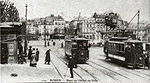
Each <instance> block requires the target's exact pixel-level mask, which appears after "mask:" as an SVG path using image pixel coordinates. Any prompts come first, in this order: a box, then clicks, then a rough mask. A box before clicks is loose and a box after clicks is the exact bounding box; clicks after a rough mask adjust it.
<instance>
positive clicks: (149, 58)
mask: <svg viewBox="0 0 150 83" xmlns="http://www.w3.org/2000/svg"><path fill="white" fill-rule="evenodd" d="M145 66H147V67H148V69H150V51H147V53H146V55H145Z"/></svg>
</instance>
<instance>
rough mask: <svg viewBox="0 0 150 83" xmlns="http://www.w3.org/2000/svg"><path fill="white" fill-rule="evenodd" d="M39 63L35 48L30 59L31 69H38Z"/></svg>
mask: <svg viewBox="0 0 150 83" xmlns="http://www.w3.org/2000/svg"><path fill="white" fill-rule="evenodd" d="M36 65H37V62H36V52H35V48H33V52H32V55H31V59H30V66H31V67H36Z"/></svg>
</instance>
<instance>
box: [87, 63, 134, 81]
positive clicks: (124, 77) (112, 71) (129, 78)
mask: <svg viewBox="0 0 150 83" xmlns="http://www.w3.org/2000/svg"><path fill="white" fill-rule="evenodd" d="M89 62H91V63H93V64H95V65H97V66H100V67H102V68H104V69H106V70H108V71H111V72H113V73H114V74H117V75H119V76H122V77H124V78H126V79H129V80H131V79H130V78H128V77H127V76H124V75H122V74H120V73H118V72H115V71H113V70H111V69H109V68H107V67H105V66H102V65H99V64H97V63H95V62H93V61H89ZM91 66H92V65H91ZM93 67H94V66H93ZM108 71H106V72H108Z"/></svg>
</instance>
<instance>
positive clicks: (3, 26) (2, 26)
mask: <svg viewBox="0 0 150 83" xmlns="http://www.w3.org/2000/svg"><path fill="white" fill-rule="evenodd" d="M11 27H12V26H10V25H0V28H11Z"/></svg>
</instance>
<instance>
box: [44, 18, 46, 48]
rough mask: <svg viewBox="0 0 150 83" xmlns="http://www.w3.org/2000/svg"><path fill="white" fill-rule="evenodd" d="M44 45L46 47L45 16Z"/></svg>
mask: <svg viewBox="0 0 150 83" xmlns="http://www.w3.org/2000/svg"><path fill="white" fill-rule="evenodd" d="M44 42H45V44H44V47H46V18H45V19H44Z"/></svg>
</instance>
